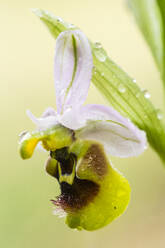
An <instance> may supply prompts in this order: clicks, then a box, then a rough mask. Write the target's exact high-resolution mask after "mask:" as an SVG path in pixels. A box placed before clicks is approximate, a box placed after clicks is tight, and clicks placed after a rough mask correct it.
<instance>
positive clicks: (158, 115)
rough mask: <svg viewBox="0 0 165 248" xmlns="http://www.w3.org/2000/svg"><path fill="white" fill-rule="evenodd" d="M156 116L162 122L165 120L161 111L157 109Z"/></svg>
mask: <svg viewBox="0 0 165 248" xmlns="http://www.w3.org/2000/svg"><path fill="white" fill-rule="evenodd" d="M156 116H157V118H158V119H159V120H161V119H162V118H163V113H162V111H161V110H160V109H157V111H156Z"/></svg>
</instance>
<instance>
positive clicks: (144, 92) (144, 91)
mask: <svg viewBox="0 0 165 248" xmlns="http://www.w3.org/2000/svg"><path fill="white" fill-rule="evenodd" d="M142 92H143V94H144V97H145V98H147V99H148V98H150V97H151V95H150V93H149V92H148V91H147V90H143V91H142Z"/></svg>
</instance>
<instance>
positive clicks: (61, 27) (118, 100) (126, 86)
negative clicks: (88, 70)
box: [34, 9, 165, 161]
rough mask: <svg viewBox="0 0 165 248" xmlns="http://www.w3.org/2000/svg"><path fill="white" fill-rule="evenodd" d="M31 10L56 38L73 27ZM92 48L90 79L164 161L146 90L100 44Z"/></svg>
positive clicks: (162, 131)
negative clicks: (142, 89) (92, 62)
mask: <svg viewBox="0 0 165 248" xmlns="http://www.w3.org/2000/svg"><path fill="white" fill-rule="evenodd" d="M34 12H35V14H36V15H37V16H39V17H40V19H41V20H42V21H43V23H44V24H45V25H46V26H47V27H48V29H49V31H50V32H51V34H52V35H53V37H54V38H55V39H56V38H57V36H58V35H59V34H60V33H61V32H63V31H65V30H68V29H73V28H75V27H74V26H73V25H71V24H68V23H66V22H64V21H63V20H62V19H61V18H58V17H56V16H54V15H52V14H50V13H48V12H47V11H43V10H39V9H37V10H34ZM91 47H92V52H93V61H94V70H93V77H92V82H93V83H94V85H95V86H96V87H97V88H98V89H99V91H100V92H101V93H102V94H103V96H104V97H105V98H106V99H107V100H108V102H109V103H110V104H111V105H112V106H113V107H114V108H115V109H116V110H118V111H119V112H120V113H121V114H122V115H124V116H126V117H128V118H130V119H131V120H132V122H134V123H135V124H136V125H137V126H138V127H139V128H140V129H142V130H144V131H145V132H146V134H147V137H148V141H149V143H150V145H151V146H152V147H153V148H154V149H155V151H156V152H157V153H158V154H159V156H160V157H161V159H162V160H163V161H165V125H164V122H163V121H162V115H161V112H160V111H159V110H157V109H156V108H155V107H154V106H153V105H152V103H151V102H150V101H149V100H148V96H147V92H144V91H141V89H140V88H139V87H138V85H137V84H136V82H135V80H133V79H132V78H131V77H129V76H128V75H127V74H126V73H125V72H124V71H123V70H122V69H121V68H120V67H119V66H117V65H116V64H115V63H114V62H113V61H112V60H111V59H110V58H109V57H108V55H107V54H106V52H105V50H104V49H103V48H102V47H101V45H100V44H98V43H92V42H91Z"/></svg>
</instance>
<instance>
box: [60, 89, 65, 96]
mask: <svg viewBox="0 0 165 248" xmlns="http://www.w3.org/2000/svg"><path fill="white" fill-rule="evenodd" d="M64 94H65V89H62V90H61V91H60V96H61V97H62V96H63V95H64Z"/></svg>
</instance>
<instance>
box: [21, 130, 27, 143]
mask: <svg viewBox="0 0 165 248" xmlns="http://www.w3.org/2000/svg"><path fill="white" fill-rule="evenodd" d="M27 133H28V131H23V132H21V133H20V134H19V141H20V142H21V141H22V139H23V138H24V137H25V135H26V134H27Z"/></svg>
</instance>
